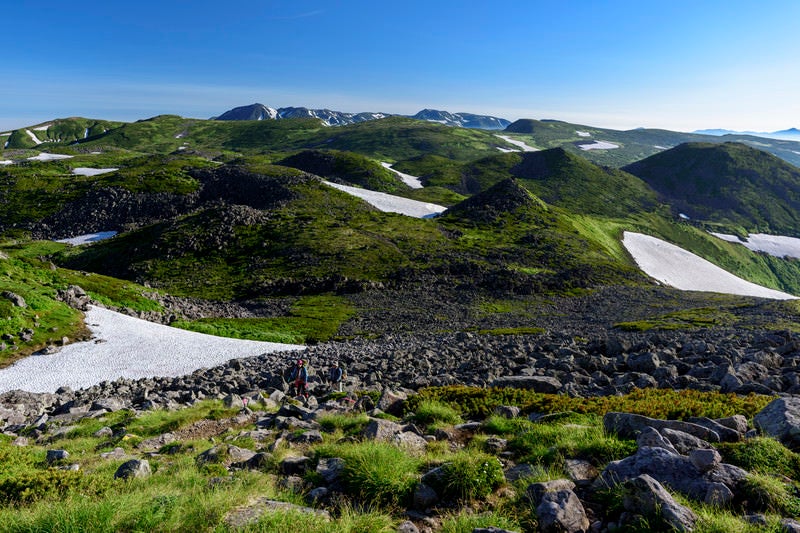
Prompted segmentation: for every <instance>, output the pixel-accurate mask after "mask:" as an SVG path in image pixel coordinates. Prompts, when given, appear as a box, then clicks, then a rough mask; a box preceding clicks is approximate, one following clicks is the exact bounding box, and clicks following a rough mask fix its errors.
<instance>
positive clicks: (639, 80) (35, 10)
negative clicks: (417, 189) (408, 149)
mask: <svg viewBox="0 0 800 533" xmlns="http://www.w3.org/2000/svg"><path fill="white" fill-rule="evenodd" d="M6 4H7V5H4V6H3V8H2V10H0V20H2V28H3V31H2V35H3V43H4V45H5V46H4V52H3V54H2V55H0V131H5V130H7V129H12V128H18V127H22V126H28V125H33V124H36V123H40V122H43V121H46V120H49V119H53V118H58V117H67V116H84V117H92V118H105V119H114V120H124V121H133V120H138V119H142V118H148V117H151V116H154V115H158V114H162V113H173V114H179V115H183V116H187V117H196V118H209V117H211V116H214V115H218V114H221V113H222V112H224V111H226V110H228V109H230V108H232V107H236V106H239V105H246V104H250V103H253V102H260V103H263V104H265V105H268V106H271V107H286V106H305V107H312V108H318V107H327V108H329V109H335V110H339V111H350V112H358V111H382V112H388V113H401V114H413V113H416V112H417V111H419V110H420V109H423V108H425V107H428V108H435V109H445V110H448V111H466V112H472V113H481V114H491V115H495V116H500V117H504V118H507V119H509V120H515V119H518V118H535V119H543V118H553V119H560V120H566V121H570V122H576V123H580V124H586V125H592V126H602V127H610V128H617V129H630V128H635V127H653V128H665V129H673V130H679V131H692V130H695V129H701V128H728V129H734V130H752V131H773V130H778V129H785V128H789V127H795V126H796V127H800V61H798V57H797V56H798V35H800V2H797V1H796V0H772V1H771V0H765V1H760V2H750V1H747V2H746V1H740V0H728V1H718V0H686V1H685V0H670V1H653V0H636V1H627V0H607V1H602V0H594V1H589V0H571V1H570V0H563V1H553V0H544V1H540V0H521V1H517V0H508V1H506V2H489V1H469V0H460V1H451V0H441V1H437V0H427V1H417V0H369V1H362V0H352V1H347V0H262V1H256V0H227V1H220V0H214V1H208V0H191V1H188V0H187V1H184V0H158V1H156V0H139V1H135V0H132V1H130V2H122V1H116V0H113V1H111V0H103V1H98V0H84V1H82V2H63V1H59V2H55V1H51V0H38V1H28V0H14V1H13V2H7V3H6Z"/></svg>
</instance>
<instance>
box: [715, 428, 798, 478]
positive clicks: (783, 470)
mask: <svg viewBox="0 0 800 533" xmlns="http://www.w3.org/2000/svg"><path fill="white" fill-rule="evenodd" d="M716 447H717V449H718V450H719V452H720V454H721V455H722V459H723V461H724V462H726V463H730V464H733V465H736V466H740V467H742V468H744V469H745V470H747V471H748V472H755V473H759V474H765V475H771V476H786V477H788V478H791V479H800V455H798V454H796V453H794V452H792V451H790V450H789V449H787V448H786V447H785V446H783V445H782V444H781V443H779V442H778V441H777V440H775V439H773V438H769V437H755V438H752V439H748V440H746V441H743V442H734V443H720V444H718V445H717V446H716Z"/></svg>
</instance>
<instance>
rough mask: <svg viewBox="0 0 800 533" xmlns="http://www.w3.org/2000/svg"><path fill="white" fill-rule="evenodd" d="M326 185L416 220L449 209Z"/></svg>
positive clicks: (326, 183) (378, 207)
mask: <svg viewBox="0 0 800 533" xmlns="http://www.w3.org/2000/svg"><path fill="white" fill-rule="evenodd" d="M323 183H324V184H325V185H328V186H330V187H333V188H335V189H339V190H340V191H344V192H346V193H348V194H352V195H353V196H356V197H358V198H361V199H362V200H364V201H365V202H367V203H368V204H370V205H371V206H373V207H375V208H377V209H378V210H380V211H383V212H384V213H400V214H401V215H406V216H410V217H415V218H432V217H435V216H436V215H438V214H440V213H442V212H444V211H445V209H447V208H446V207H444V206H441V205H436V204H429V203H426V202H418V201H417V200H409V199H408V198H402V197H400V196H395V195H393V194H386V193H383V192H377V191H370V190H368V189H359V188H358V187H350V186H348V185H340V184H338V183H332V182H330V181H323Z"/></svg>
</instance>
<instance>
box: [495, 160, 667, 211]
mask: <svg viewBox="0 0 800 533" xmlns="http://www.w3.org/2000/svg"><path fill="white" fill-rule="evenodd" d="M510 171H511V173H512V174H513V175H514V176H516V177H517V178H519V179H520V180H522V181H523V183H524V185H525V186H526V187H528V188H529V189H530V190H531V191H532V192H533V193H534V194H536V195H537V196H539V197H540V198H542V199H543V200H544V201H545V202H547V203H549V204H552V205H557V206H559V207H564V208H566V209H569V210H571V211H574V212H576V213H586V214H595V215H604V216H613V217H624V216H628V215H630V214H632V213H635V212H638V211H648V210H651V209H653V208H654V207H655V205H656V195H655V193H654V191H653V190H652V189H650V187H648V186H647V185H646V184H645V183H644V182H642V180H641V179H639V178H637V177H635V176H633V175H631V174H628V173H626V172H623V171H620V170H617V169H613V168H605V167H600V166H598V165H595V164H594V163H591V162H589V161H588V160H586V159H584V158H582V157H580V156H578V155H575V154H572V153H570V152H568V151H566V150H564V149H563V148H553V149H551V150H544V151H541V152H528V153H526V154H524V155H523V157H522V161H521V162H520V163H519V164H517V165H516V166H514V167H513V168H511V169H510Z"/></svg>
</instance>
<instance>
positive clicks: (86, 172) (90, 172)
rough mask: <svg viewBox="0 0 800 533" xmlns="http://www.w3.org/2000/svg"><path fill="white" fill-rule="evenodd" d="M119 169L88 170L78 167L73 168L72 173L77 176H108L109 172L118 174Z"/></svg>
mask: <svg viewBox="0 0 800 533" xmlns="http://www.w3.org/2000/svg"><path fill="white" fill-rule="evenodd" d="M117 170H119V169H118V168H88V167H78V168H73V169H72V173H73V174H75V175H76V176H99V175H100V174H108V173H109V172H116V171H117Z"/></svg>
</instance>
